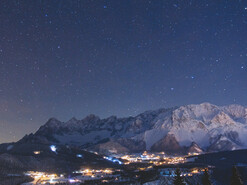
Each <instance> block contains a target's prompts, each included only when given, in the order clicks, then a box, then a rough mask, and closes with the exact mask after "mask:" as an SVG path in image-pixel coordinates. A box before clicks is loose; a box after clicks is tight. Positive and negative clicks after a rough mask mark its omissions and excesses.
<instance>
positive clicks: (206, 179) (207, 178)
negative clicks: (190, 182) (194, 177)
mask: <svg viewBox="0 0 247 185" xmlns="http://www.w3.org/2000/svg"><path fill="white" fill-rule="evenodd" d="M202 184H203V185H212V183H211V182H210V176H209V173H208V170H207V169H205V171H204V174H203V177H202Z"/></svg>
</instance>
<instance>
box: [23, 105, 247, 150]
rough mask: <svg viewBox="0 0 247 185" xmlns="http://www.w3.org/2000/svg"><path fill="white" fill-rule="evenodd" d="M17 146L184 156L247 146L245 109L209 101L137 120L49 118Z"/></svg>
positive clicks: (154, 112)
mask: <svg viewBox="0 0 247 185" xmlns="http://www.w3.org/2000/svg"><path fill="white" fill-rule="evenodd" d="M19 142H33V143H35V142H36V143H37V142H41V143H55V144H68V145H76V146H81V147H82V148H90V149H91V150H100V148H101V149H102V146H107V147H109V146H112V147H113V148H112V150H115V151H120V152H139V151H144V150H153V151H167V152H171V153H173V152H175V153H176V152H180V151H181V150H186V151H197V152H202V150H203V151H222V150H234V149H240V148H247V108H246V107H243V106H240V105H229V106H222V107H221V106H216V105H212V104H209V103H203V104H198V105H186V106H181V107H177V108H170V109H159V110H156V111H147V112H144V113H142V114H140V115H137V116H136V117H127V118H117V117H115V116H112V117H109V118H106V119H100V118H99V117H97V116H95V115H89V116H87V117H86V118H84V119H82V120H77V119H76V118H72V119H71V120H69V121H68V122H61V121H59V120H57V119H55V118H51V119H50V120H48V122H47V123H46V124H45V125H43V126H41V127H40V129H39V130H38V131H37V132H36V133H35V134H30V135H28V136H25V137H24V138H23V139H22V140H20V141H19Z"/></svg>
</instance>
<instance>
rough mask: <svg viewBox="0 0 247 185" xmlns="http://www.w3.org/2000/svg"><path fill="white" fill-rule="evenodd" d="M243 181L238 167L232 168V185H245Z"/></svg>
mask: <svg viewBox="0 0 247 185" xmlns="http://www.w3.org/2000/svg"><path fill="white" fill-rule="evenodd" d="M243 184H244V183H243V181H242V180H241V178H240V175H239V173H238V170H237V168H236V166H234V167H233V168H232V177H231V185H243Z"/></svg>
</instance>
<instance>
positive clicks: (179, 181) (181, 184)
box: [173, 168, 185, 185]
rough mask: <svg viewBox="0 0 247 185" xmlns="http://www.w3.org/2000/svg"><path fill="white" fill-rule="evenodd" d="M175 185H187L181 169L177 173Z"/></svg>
mask: <svg viewBox="0 0 247 185" xmlns="http://www.w3.org/2000/svg"><path fill="white" fill-rule="evenodd" d="M173 183H174V185H185V183H184V180H183V178H182V177H181V171H180V169H179V168H177V169H176V171H175V177H174V180H173Z"/></svg>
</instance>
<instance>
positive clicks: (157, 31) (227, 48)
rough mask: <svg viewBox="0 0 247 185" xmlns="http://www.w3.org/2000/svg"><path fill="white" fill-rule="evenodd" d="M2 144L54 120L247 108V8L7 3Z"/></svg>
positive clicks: (232, 4)
mask: <svg viewBox="0 0 247 185" xmlns="http://www.w3.org/2000/svg"><path fill="white" fill-rule="evenodd" d="M0 24H1V25H0V143H2V142H10V141H16V140H18V139H20V138H21V137H23V136H24V135H25V134H28V133H30V132H34V131H36V130H37V129H38V128H39V127H40V126H41V125H43V124H44V123H45V122H46V121H47V120H48V119H49V118H50V117H56V118H58V119H60V120H62V121H67V120H68V119H70V118H71V117H73V116H75V117H76V118H78V119H82V118H83V117H85V116H86V115H88V114H90V113H94V114H96V115H99V116H100V117H101V118H104V117H108V116H110V115H117V116H118V117H123V116H130V115H137V114H138V113H141V112H143V111H145V110H151V109H158V108H161V107H172V106H179V105H184V104H195V103H202V102H210V103H213V104H216V105H227V104H241V105H245V106H246V105H247V1H244V0H242V1H241V0H234V1H229V0H217V1H216V0H150V1H147V0H81V1H80V0H35V1H34V0H25V1H22V0H1V1H0Z"/></svg>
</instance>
